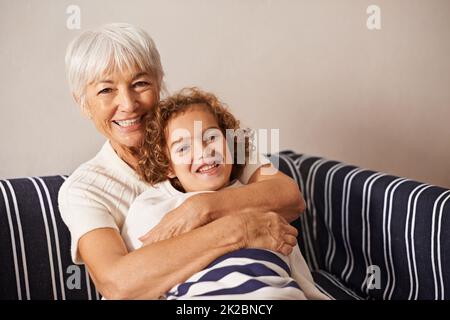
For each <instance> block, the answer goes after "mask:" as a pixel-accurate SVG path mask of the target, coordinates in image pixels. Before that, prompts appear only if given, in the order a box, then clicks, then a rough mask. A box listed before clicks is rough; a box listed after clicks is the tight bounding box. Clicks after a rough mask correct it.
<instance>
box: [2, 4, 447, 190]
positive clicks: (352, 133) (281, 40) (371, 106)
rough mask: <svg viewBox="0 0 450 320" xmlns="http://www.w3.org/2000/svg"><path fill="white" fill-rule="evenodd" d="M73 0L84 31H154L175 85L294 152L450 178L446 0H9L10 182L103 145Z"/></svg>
mask: <svg viewBox="0 0 450 320" xmlns="http://www.w3.org/2000/svg"><path fill="white" fill-rule="evenodd" d="M70 4H76V5H79V6H80V8H81V30H80V31H82V30H85V29H88V28H92V27H95V26H98V25H101V24H104V23H107V22H118V21H121V22H130V23H133V24H137V25H140V26H142V27H144V28H145V29H146V30H148V31H149V33H150V34H151V35H152V36H153V37H154V39H155V41H156V42H157V45H158V47H159V50H160V52H161V55H162V60H163V64H164V67H165V70H166V74H167V78H166V80H167V83H168V86H169V90H171V91H173V90H176V89H179V88H181V87H183V86H187V85H197V86H200V87H202V88H204V89H207V90H211V91H214V92H216V93H217V94H218V95H219V96H220V97H221V98H222V100H224V101H225V102H227V103H228V104H229V105H230V106H231V108H232V110H233V111H234V112H235V114H236V115H237V116H238V117H239V118H240V119H241V120H242V121H243V122H244V123H245V124H247V125H250V126H252V127H255V128H279V129H280V146H281V148H283V149H284V148H290V149H294V150H296V151H298V152H305V153H308V154H313V155H320V156H324V157H327V158H331V159H336V160H341V161H345V162H348V163H352V164H356V165H360V166H363V167H367V168H371V169H375V170H381V171H386V172H389V173H393V174H396V175H401V176H408V177H411V178H414V179H418V180H422V181H425V182H431V183H434V184H438V185H443V186H447V187H450V144H449V137H450V125H449V122H450V121H449V120H450V59H449V57H450V36H449V34H450V18H449V16H450V1H447V0H430V1H424V0H395V1H394V0H372V1H366V0H346V1H343V0H340V1H334V0H329V1H325V0H320V1H317V0H315V1H313V0H310V1H300V0H291V1H289V0H276V1H270V0H245V1H225V0H220V1H219V0H215V1H214V0H213V1H200V0H179V1H174V0H170V1H167V0H161V1H106V0H99V1H75V0H73V1H60V0H53V1H50V0H46V1H38V0H34V1H30V0H28V1H26V0H20V1H7V0H0V40H1V45H0V70H1V72H0V96H1V98H2V101H1V104H0V119H1V126H0V146H1V150H0V178H10V177H22V176H28V175H51V174H68V173H70V172H71V171H73V170H74V169H75V168H76V167H77V165H79V164H80V163H82V162H83V161H85V160H87V159H89V158H90V157H92V156H93V155H94V154H95V152H96V151H97V150H98V148H99V147H100V145H101V144H102V141H103V138H102V137H101V136H99V135H98V134H97V133H96V131H95V130H94V128H93V127H92V125H91V124H90V123H89V122H88V121H87V120H85V119H84V118H82V117H81V115H80V113H79V112H78V110H77V108H76V106H75V105H74V103H73V102H72V100H71V97H70V94H69V92H68V87H67V85H66V82H65V75H64V62H63V58H64V52H65V47H66V45H67V43H68V42H69V41H70V39H72V38H73V37H74V36H75V35H76V34H78V33H79V32H80V31H73V30H69V29H67V28H66V19H67V17H68V16H67V14H66V13H65V11H66V8H67V6H68V5H70ZM370 4H376V5H379V6H380V7H381V18H382V29H381V30H379V31H369V30H368V29H367V28H366V19H367V14H366V8H367V6H368V5H370Z"/></svg>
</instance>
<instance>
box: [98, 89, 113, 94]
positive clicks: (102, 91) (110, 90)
mask: <svg viewBox="0 0 450 320" xmlns="http://www.w3.org/2000/svg"><path fill="white" fill-rule="evenodd" d="M111 92H112V89H111V88H105V89H102V90H100V91H99V92H98V93H97V94H108V93H111Z"/></svg>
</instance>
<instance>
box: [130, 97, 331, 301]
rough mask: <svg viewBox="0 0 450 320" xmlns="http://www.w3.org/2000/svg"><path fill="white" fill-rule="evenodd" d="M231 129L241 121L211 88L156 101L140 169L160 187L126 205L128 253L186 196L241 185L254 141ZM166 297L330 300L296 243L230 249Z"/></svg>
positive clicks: (151, 181)
mask: <svg viewBox="0 0 450 320" xmlns="http://www.w3.org/2000/svg"><path fill="white" fill-rule="evenodd" d="M227 130H231V133H232V134H231V135H229V134H227ZM236 130H239V121H237V120H236V119H235V117H234V116H233V115H232V114H231V113H230V112H229V111H228V110H227V108H226V107H225V106H224V105H223V104H222V103H220V101H219V100H218V99H217V97H216V96H214V95H213V94H211V93H206V92H203V91H201V90H199V89H197V88H188V89H184V90H182V91H180V92H179V93H177V94H175V95H172V96H170V97H168V98H166V99H165V100H163V101H161V102H160V104H159V105H158V106H157V107H156V108H155V110H154V113H153V114H152V115H151V117H150V118H149V119H148V120H147V123H146V134H145V139H144V143H143V145H142V148H141V154H142V156H141V159H140V162H139V168H138V172H139V174H140V175H141V177H142V178H143V179H144V180H145V181H147V182H148V183H150V184H151V185H153V186H155V187H157V190H158V192H155V191H154V190H152V192H149V193H146V192H144V193H143V194H141V195H140V196H138V197H137V198H136V200H135V202H134V203H133V204H132V205H131V207H130V210H129V212H128V215H127V217H126V220H125V223H124V226H123V228H122V236H123V238H124V240H125V243H126V244H127V247H128V249H129V250H130V251H132V250H135V249H137V248H139V247H140V246H141V245H142V243H141V242H140V240H139V237H140V236H142V235H143V234H144V233H145V232H146V231H147V230H149V229H151V228H152V227H155V226H156V225H158V223H159V221H161V219H163V217H164V215H166V214H167V213H168V212H170V211H171V210H173V209H175V208H176V207H178V206H179V205H181V204H182V203H183V202H184V201H185V200H186V199H187V198H188V197H190V196H192V195H194V194H197V193H199V192H213V191H216V190H219V189H222V188H234V187H239V186H240V185H242V184H241V183H240V182H239V180H238V179H239V177H240V175H241V174H242V170H243V168H244V166H245V165H247V162H248V159H249V152H250V149H251V148H250V146H251V144H250V141H249V139H248V136H247V135H245V134H244V135H243V136H242V137H240V135H239V134H237V135H235V134H233V133H234V132H235V131H236ZM240 132H241V133H245V131H240ZM228 133H230V131H228ZM226 137H228V139H226ZM230 137H231V139H230ZM240 148H241V150H243V152H239V149H240ZM266 162H267V163H270V162H269V161H268V160H267V159H266ZM230 201H233V199H230ZM164 298H166V299H328V298H327V297H326V296H325V295H324V294H322V293H321V292H320V291H319V290H318V289H317V288H316V287H315V285H314V281H313V278H312V276H311V273H310V271H309V269H308V267H307V265H306V262H305V260H304V259H303V256H302V255H301V253H300V250H299V248H298V246H297V245H296V246H295V247H294V250H293V251H292V253H291V254H290V255H289V256H284V255H282V254H279V253H276V252H273V251H269V250H263V249H258V248H253V249H240V250H237V251H234V252H231V253H229V254H226V255H224V256H222V257H220V258H218V259H216V260H215V261H213V262H212V263H211V264H210V265H209V266H207V267H206V268H205V269H204V270H201V271H199V272H197V273H195V274H194V275H192V276H191V277H190V278H189V279H187V280H186V281H185V282H183V283H180V284H179V285H177V286H175V287H173V288H172V289H171V290H170V291H169V292H168V293H166V295H165V297H164Z"/></svg>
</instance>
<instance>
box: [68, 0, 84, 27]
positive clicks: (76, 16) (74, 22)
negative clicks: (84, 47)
mask: <svg viewBox="0 0 450 320" xmlns="http://www.w3.org/2000/svg"><path fill="white" fill-rule="evenodd" d="M66 14H68V15H69V16H68V17H67V20H66V27H67V29H69V30H79V29H80V28H81V9H80V7H79V6H77V5H74V4H71V5H70V6H68V7H67V8H66Z"/></svg>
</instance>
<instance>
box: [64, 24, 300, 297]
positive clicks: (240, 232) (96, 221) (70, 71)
mask: <svg viewBox="0 0 450 320" xmlns="http://www.w3.org/2000/svg"><path fill="white" fill-rule="evenodd" d="M66 69H67V70H66V71H67V76H68V80H69V84H70V87H71V91H72V94H73V97H74V99H75V101H76V102H77V104H78V105H79V106H80V107H81V110H82V112H83V114H85V115H86V116H87V117H88V118H90V119H91V120H92V121H93V122H94V124H95V126H96V128H97V129H98V131H99V132H100V133H101V134H103V135H104V136H105V137H106V139H107V141H106V142H105V144H104V145H103V147H102V148H101V150H100V151H99V152H98V154H97V155H96V156H95V157H94V158H93V159H91V160H89V161H87V162H86V163H84V164H82V165H81V166H80V167H78V168H77V169H76V170H75V171H74V172H73V173H72V174H71V175H70V177H69V178H68V179H67V180H66V181H65V182H64V184H63V185H62V187H61V189H60V192H59V199H58V201H59V208H60V211H61V215H62V217H63V220H64V222H65V223H66V224H67V226H68V228H69V230H70V232H71V238H72V249H71V250H72V259H73V260H74V262H75V263H85V264H86V265H87V267H88V269H89V273H90V275H91V277H92V279H93V281H94V283H95V285H96V286H97V289H98V290H99V291H100V293H101V294H102V295H103V296H104V297H105V298H108V299H133V298H137V299H146V298H148V299H152V298H158V297H160V296H163V295H164V294H165V293H166V292H167V291H168V290H169V289H170V288H172V287H173V286H174V285H176V284H178V283H180V282H183V281H184V280H186V279H187V278H189V277H190V276H191V275H192V274H194V273H195V272H197V271H199V270H201V269H203V268H204V267H206V266H207V265H208V264H209V263H211V262H212V261H213V260H214V259H216V258H217V257H219V256H222V255H223V254H225V253H228V252H230V251H233V250H236V249H239V248H245V247H259V248H266V249H269V250H274V251H278V252H280V253H283V254H289V253H290V252H291V250H292V248H293V246H294V245H295V243H292V236H296V235H297V231H296V230H295V228H293V227H292V226H290V225H289V223H288V222H290V221H293V220H295V219H296V218H297V217H298V216H299V214H300V212H302V211H303V210H304V201H303V199H302V196H301V194H300V191H299V189H298V187H297V185H296V184H295V183H294V182H293V181H292V180H291V179H290V178H289V177H287V176H285V175H283V174H282V173H280V172H278V173H276V174H273V175H263V174H262V173H261V171H262V168H263V167H265V166H270V165H271V164H270V163H268V161H260V163H258V164H257V165H252V166H247V167H246V169H245V171H244V173H243V174H242V178H241V179H242V182H243V183H244V184H247V185H246V186H243V187H241V188H232V189H227V190H223V191H220V192H215V193H208V194H199V195H196V196H193V197H191V198H190V199H189V200H187V201H185V202H184V203H183V205H181V206H180V207H178V208H177V209H175V210H174V211H172V212H170V213H169V214H167V215H166V216H165V218H164V219H163V220H162V221H161V223H160V224H159V225H158V226H157V227H156V228H154V229H152V230H151V231H150V232H149V233H147V234H146V235H145V236H144V237H143V238H142V242H143V246H142V248H140V249H138V250H136V251H133V252H131V253H128V251H127V249H126V246H125V244H124V241H123V239H122V238H121V236H120V229H121V227H122V224H123V221H124V219H125V216H126V214H127V212H128V209H129V207H130V204H131V203H132V201H133V200H134V199H135V198H136V197H137V196H138V195H139V194H140V193H142V192H143V191H145V190H148V189H149V188H151V187H150V186H149V185H148V184H146V183H145V182H144V181H142V180H141V179H140V178H139V176H138V175H137V173H136V172H135V168H136V164H137V148H138V147H139V145H140V143H141V139H142V137H143V128H144V126H143V123H142V119H143V117H144V116H145V115H146V114H148V113H149V111H150V110H151V109H152V108H153V107H154V106H155V104H156V103H157V102H158V101H159V97H160V91H161V89H162V88H163V86H164V85H163V75H164V72H163V68H162V66H161V62H160V57H159V53H158V51H157V49H156V47H155V44H154V43H153V41H152V39H151V38H150V37H149V35H148V34H147V33H146V32H145V31H143V30H142V29H140V28H137V27H134V26H132V25H129V24H109V25H106V26H103V27H102V28H100V29H98V30H95V31H87V32H84V33H82V34H81V35H80V36H78V37H77V38H76V39H74V40H73V41H72V42H71V44H70V45H69V47H68V50H67V54H66ZM149 214H151V212H149Z"/></svg>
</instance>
